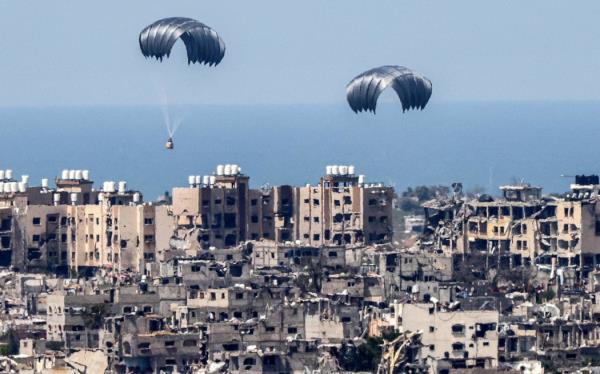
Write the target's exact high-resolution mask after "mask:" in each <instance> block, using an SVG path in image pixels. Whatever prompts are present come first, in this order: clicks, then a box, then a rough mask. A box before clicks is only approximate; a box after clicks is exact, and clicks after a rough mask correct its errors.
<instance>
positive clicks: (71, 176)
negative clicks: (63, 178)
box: [67, 170, 75, 180]
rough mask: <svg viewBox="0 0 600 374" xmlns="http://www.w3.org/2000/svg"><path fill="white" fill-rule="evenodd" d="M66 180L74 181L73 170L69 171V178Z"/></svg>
mask: <svg viewBox="0 0 600 374" xmlns="http://www.w3.org/2000/svg"><path fill="white" fill-rule="evenodd" d="M67 179H71V180H72V179H75V170H69V178H67Z"/></svg>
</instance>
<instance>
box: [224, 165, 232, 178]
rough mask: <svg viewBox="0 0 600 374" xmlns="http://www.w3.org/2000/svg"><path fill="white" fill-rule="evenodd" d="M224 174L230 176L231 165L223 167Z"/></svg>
mask: <svg viewBox="0 0 600 374" xmlns="http://www.w3.org/2000/svg"><path fill="white" fill-rule="evenodd" d="M224 174H225V175H231V165H230V164H227V165H225V168H224Z"/></svg>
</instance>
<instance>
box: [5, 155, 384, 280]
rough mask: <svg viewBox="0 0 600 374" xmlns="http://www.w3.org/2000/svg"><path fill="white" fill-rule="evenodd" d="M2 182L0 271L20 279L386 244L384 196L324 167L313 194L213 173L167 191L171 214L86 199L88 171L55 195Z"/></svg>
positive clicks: (70, 177) (233, 170)
mask: <svg viewBox="0 0 600 374" xmlns="http://www.w3.org/2000/svg"><path fill="white" fill-rule="evenodd" d="M9 174H10V178H7V176H6V173H4V176H3V178H4V179H2V180H0V265H4V266H9V265H12V266H14V267H16V268H19V269H25V270H31V271H47V270H48V271H53V272H58V273H62V274H66V273H67V272H69V271H70V270H73V269H77V270H79V271H87V270H92V271H93V270H94V269H97V268H101V267H104V268H113V269H116V270H131V271H136V272H141V271H144V270H145V269H146V264H149V263H153V262H155V261H157V260H163V259H165V256H167V252H169V251H175V252H177V251H183V254H187V255H192V256H193V255H197V254H198V253H201V252H202V251H204V250H208V249H209V248H211V247H216V248H227V247H234V246H236V245H238V244H239V243H240V242H244V241H248V240H255V241H256V240H261V239H265V240H273V241H275V242H279V243H285V242H290V241H301V242H302V243H303V244H305V245H308V246H313V247H318V246H331V245H344V244H369V243H379V242H386V241H389V240H390V239H391V232H392V228H391V227H392V226H391V219H392V200H393V196H394V191H393V189H392V188H391V187H386V186H384V185H383V184H381V183H378V184H367V183H365V182H364V177H363V176H356V175H355V174H354V168H353V167H346V166H339V167H338V166H335V167H333V166H328V167H327V175H325V176H324V177H322V178H321V180H320V182H319V184H318V185H316V186H305V187H292V186H287V185H283V186H276V187H263V188H261V189H250V187H249V181H250V178H249V177H248V176H246V175H243V174H242V173H241V171H240V168H239V167H238V166H237V165H225V166H223V165H219V166H218V167H217V170H216V173H215V175H211V176H205V177H203V178H200V177H195V176H191V177H190V179H189V184H190V185H189V187H184V188H174V189H173V201H172V205H168V204H158V205H155V204H152V203H144V202H143V199H142V194H141V193H140V192H138V191H132V190H129V189H127V185H126V183H125V182H119V183H118V184H117V183H115V182H110V181H109V182H104V183H103V185H102V188H101V189H99V190H97V189H94V183H93V182H92V181H91V180H90V178H89V172H87V171H76V170H65V171H63V172H62V174H61V176H60V178H56V180H55V182H56V187H55V188H50V186H49V184H48V180H47V179H44V180H43V181H42V186H41V187H29V186H28V183H29V180H28V177H27V176H23V179H22V180H21V182H17V181H15V180H14V179H12V172H11V173H9ZM175 252H173V253H175ZM167 257H168V256H167Z"/></svg>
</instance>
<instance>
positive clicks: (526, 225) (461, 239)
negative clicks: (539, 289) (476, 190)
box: [425, 176, 600, 271]
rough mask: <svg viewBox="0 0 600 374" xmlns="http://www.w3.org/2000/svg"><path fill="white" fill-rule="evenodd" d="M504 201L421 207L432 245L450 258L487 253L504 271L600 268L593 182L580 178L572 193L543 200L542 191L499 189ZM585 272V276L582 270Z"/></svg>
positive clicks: (599, 210) (599, 211) (597, 187)
mask: <svg viewBox="0 0 600 374" xmlns="http://www.w3.org/2000/svg"><path fill="white" fill-rule="evenodd" d="M501 190H502V193H503V194H502V197H501V198H499V199H493V198H491V197H485V198H480V199H472V200H462V199H460V200H458V199H455V200H451V201H445V202H442V201H432V202H429V203H427V204H425V213H426V219H427V221H428V225H427V226H428V227H430V228H434V230H435V232H430V233H433V234H434V235H433V236H432V238H433V242H434V243H435V244H436V245H437V247H438V248H440V249H442V250H444V251H446V252H450V253H453V254H461V253H477V252H481V253H487V254H491V255H497V256H499V257H500V259H499V261H500V262H506V265H508V266H515V265H517V266H518V265H521V264H531V263H537V264H544V265H548V266H551V267H556V266H573V265H576V266H579V265H581V266H583V268H584V269H583V270H584V271H588V270H590V269H591V268H592V267H593V266H595V265H597V264H599V263H600V204H598V192H599V191H600V182H599V181H598V177H597V176H578V177H577V178H576V183H575V184H572V185H571V190H572V191H571V192H569V193H567V194H565V195H563V196H552V197H542V189H541V188H540V187H535V186H531V185H529V184H518V185H510V186H502V187H501ZM586 267H587V268H588V270H585V268H586Z"/></svg>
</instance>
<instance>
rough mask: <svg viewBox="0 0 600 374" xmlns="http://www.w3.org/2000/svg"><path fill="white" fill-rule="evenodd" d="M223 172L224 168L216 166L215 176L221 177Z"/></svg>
mask: <svg viewBox="0 0 600 374" xmlns="http://www.w3.org/2000/svg"><path fill="white" fill-rule="evenodd" d="M224 172H225V166H223V165H217V175H223V173H224Z"/></svg>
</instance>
